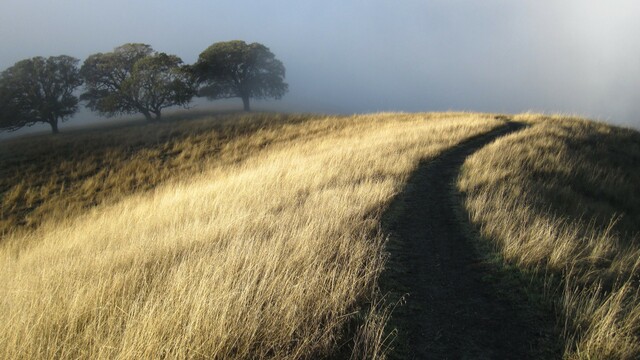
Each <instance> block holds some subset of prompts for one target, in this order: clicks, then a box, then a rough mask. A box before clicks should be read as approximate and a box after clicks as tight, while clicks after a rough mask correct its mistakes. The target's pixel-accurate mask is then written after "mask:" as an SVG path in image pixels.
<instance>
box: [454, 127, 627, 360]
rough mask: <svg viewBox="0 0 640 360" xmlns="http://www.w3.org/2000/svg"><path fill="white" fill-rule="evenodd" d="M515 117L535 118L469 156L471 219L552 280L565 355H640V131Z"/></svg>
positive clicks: (466, 182) (463, 181)
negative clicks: (526, 125) (561, 323)
mask: <svg viewBox="0 0 640 360" xmlns="http://www.w3.org/2000/svg"><path fill="white" fill-rule="evenodd" d="M516 120H519V121H523V122H526V123H528V124H529V125H530V127H529V128H528V129H525V130H523V131H521V132H518V133H516V134H514V135H510V136H508V137H504V138H501V139H499V140H498V141H496V142H495V143H493V144H491V145H490V146H487V147H486V148H483V149H482V150H480V151H479V152H477V153H476V154H474V155H473V156H472V157H470V158H469V159H467V161H466V162H465V165H464V167H463V171H462V173H461V175H460V178H459V181H458V186H459V188H460V189H461V190H462V191H463V192H464V193H466V207H467V209H468V210H469V212H470V214H471V218H472V220H473V221H474V222H476V223H477V224H479V225H480V226H481V228H482V231H483V234H484V235H485V237H487V238H488V239H492V240H493V241H494V242H495V245H496V249H497V250H498V251H499V252H500V253H501V254H502V256H503V257H504V259H505V260H506V261H509V262H512V263H515V264H518V265H519V266H520V267H521V268H523V269H527V270H528V271H534V272H535V273H537V274H538V275H537V276H538V277H539V278H540V279H543V280H544V281H547V282H548V283H550V284H554V285H553V286H551V287H550V289H549V291H550V293H549V295H550V298H552V299H553V300H554V301H556V303H557V305H558V309H559V312H560V313H561V315H562V316H563V318H564V321H565V325H564V328H565V333H564V335H565V343H566V350H565V356H566V357H567V358H580V359H603V358H607V359H608V358H615V359H637V358H639V357H640V296H639V290H640V288H639V286H638V285H639V284H638V281H639V280H640V278H639V273H638V270H639V269H640V268H639V266H640V243H639V242H638V241H639V240H640V238H639V234H640V186H638V184H640V134H639V133H638V132H636V131H633V130H628V129H621V128H616V127H611V126H607V125H604V124H599V123H595V122H590V121H585V120H580V119H570V118H563V117H552V118H545V117H542V116H536V115H527V114H525V115H521V116H517V117H516ZM554 286H555V287H554Z"/></svg>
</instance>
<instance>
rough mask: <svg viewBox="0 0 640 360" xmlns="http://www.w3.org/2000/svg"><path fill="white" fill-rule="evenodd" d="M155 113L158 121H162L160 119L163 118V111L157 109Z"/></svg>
mask: <svg viewBox="0 0 640 360" xmlns="http://www.w3.org/2000/svg"><path fill="white" fill-rule="evenodd" d="M153 113H154V114H156V121H160V119H162V113H161V112H160V110H156V111H154V112H153Z"/></svg>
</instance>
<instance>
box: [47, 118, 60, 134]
mask: <svg viewBox="0 0 640 360" xmlns="http://www.w3.org/2000/svg"><path fill="white" fill-rule="evenodd" d="M49 125H51V132H53V133H54V134H57V133H59V131H58V119H53V120H51V121H49Z"/></svg>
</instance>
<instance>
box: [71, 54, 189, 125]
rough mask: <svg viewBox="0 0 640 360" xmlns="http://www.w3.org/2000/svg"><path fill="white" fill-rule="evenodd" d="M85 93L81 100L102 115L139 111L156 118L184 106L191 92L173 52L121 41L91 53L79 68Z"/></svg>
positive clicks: (148, 117) (187, 78)
mask: <svg viewBox="0 0 640 360" xmlns="http://www.w3.org/2000/svg"><path fill="white" fill-rule="evenodd" d="M80 73H81V74H82V76H83V78H84V80H85V87H86V90H87V91H86V92H85V93H84V94H82V96H81V99H82V100H86V101H87V106H88V107H89V108H90V109H92V110H94V111H97V112H99V113H101V114H103V115H106V116H115V115H120V114H134V113H141V114H143V115H144V116H145V117H146V118H147V120H154V119H155V120H158V119H160V117H161V111H162V109H164V108H167V107H170V106H175V105H180V106H186V105H187V104H189V102H190V101H191V99H192V97H193V95H194V94H195V88H194V81H193V80H192V76H191V74H190V73H189V72H188V71H186V68H185V67H183V66H182V60H181V59H180V58H179V57H177V56H175V55H167V54H165V53H158V52H156V51H154V50H153V49H152V48H151V46H149V45H146V44H125V45H122V46H119V47H117V48H115V49H114V50H113V51H112V52H109V53H98V54H93V55H91V56H89V57H88V58H87V60H85V62H84V64H83V65H82V68H81V70H80Z"/></svg>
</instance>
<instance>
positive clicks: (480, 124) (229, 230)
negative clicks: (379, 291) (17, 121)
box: [0, 114, 500, 359]
mask: <svg viewBox="0 0 640 360" xmlns="http://www.w3.org/2000/svg"><path fill="white" fill-rule="evenodd" d="M232 120H233V119H232ZM246 121H247V122H248V123H249V125H248V126H249V128H255V127H256V126H255V124H256V123H257V124H267V123H269V122H270V121H271V119H269V118H265V121H264V122H262V123H261V122H260V120H255V119H252V118H246ZM254 122H255V123H254ZM276 122H277V121H276ZM499 124H500V122H499V121H497V120H494V119H493V118H492V117H490V116H483V115H472V114H433V115H424V114H416V115H403V114H380V115H372V116H355V117H350V118H332V117H328V118H327V117H322V118H320V117H319V118H312V119H310V118H305V120H304V121H299V122H293V123H291V124H287V119H284V120H282V123H281V124H279V125H278V126H276V127H273V128H271V127H269V128H268V129H263V130H256V131H252V132H248V133H246V134H245V135H241V136H240V137H238V138H237V139H236V138H233V140H232V141H228V142H226V143H224V145H219V146H216V144H219V143H218V142H216V141H215V140H203V144H202V145H198V144H195V145H191V144H180V143H181V142H185V143H188V142H196V140H195V139H200V138H201V137H199V135H197V134H195V133H194V134H192V135H189V136H186V137H184V138H181V140H177V141H174V142H172V141H168V140H163V141H161V142H160V143H159V144H158V147H157V148H154V149H158V150H157V153H154V155H152V156H148V157H146V159H153V158H162V156H163V155H164V154H166V153H167V152H171V151H172V149H174V148H176V147H177V148H180V149H194V150H192V151H193V152H195V153H196V155H193V156H188V157H185V158H184V159H182V160H176V162H175V163H172V162H169V163H164V162H158V163H155V165H154V166H153V168H155V171H157V172H158V173H155V172H154V170H152V169H150V170H147V168H146V167H144V166H143V164H142V162H144V161H143V160H140V162H141V163H139V166H138V165H136V166H134V167H131V168H129V165H127V161H129V159H130V158H131V156H129V157H127V156H125V155H122V156H121V157H120V158H119V159H120V160H117V161H116V160H114V163H112V165H110V166H111V167H112V168H113V167H115V168H117V169H125V168H126V169H128V170H117V171H114V172H108V173H107V174H105V175H104V177H103V178H101V179H103V180H100V181H104V182H107V183H108V182H109V181H111V180H109V179H110V177H111V176H118V177H119V179H120V180H118V179H114V180H113V182H114V183H116V184H118V183H119V182H120V181H121V180H122V179H125V178H126V176H131V177H133V178H136V176H137V175H136V174H137V171H138V170H139V171H140V172H141V173H142V174H144V175H140V176H143V178H145V177H144V176H146V177H150V178H151V180H145V181H151V182H152V184H153V186H155V188H154V190H153V191H150V192H146V193H145V192H143V193H134V192H136V191H137V190H136V188H137V186H132V187H128V186H125V189H124V190H122V191H113V190H109V193H112V192H115V193H116V195H117V197H116V198H117V199H119V201H112V202H109V201H102V203H103V205H102V206H98V207H95V208H93V210H91V211H89V212H86V211H85V214H82V215H79V216H77V214H78V211H77V210H76V209H75V207H74V206H70V205H68V204H69V203H74V202H76V200H77V199H75V197H76V195H75V194H77V193H76V192H69V193H67V192H66V190H65V191H63V192H62V194H61V195H60V196H61V199H59V200H58V199H56V200H55V201H56V204H57V205H55V206H54V205H51V206H52V210H48V211H45V212H44V213H46V214H50V213H52V212H56V211H60V209H63V210H64V209H67V208H69V207H71V211H68V212H66V213H65V214H64V215H57V216H53V215H46V216H47V218H48V219H53V220H55V221H53V220H49V221H45V222H44V224H42V225H41V226H39V227H37V228H35V229H34V230H29V231H26V230H25V231H22V232H17V233H11V234H8V235H6V237H5V239H4V240H3V243H2V244H0V286H1V288H2V291H0V322H1V323H2V324H3V325H4V326H3V327H2V328H1V329H0V358H10V359H33V358H90V359H100V358H117V359H131V358H163V357H166V358H213V359H228V358H238V359H261V358H279V359H304V358H317V357H325V356H329V355H332V354H333V355H335V354H336V352H339V353H340V354H344V353H347V354H348V353H351V354H352V356H353V357H354V358H368V359H369V358H370V359H375V358H384V355H385V351H386V346H387V345H388V339H385V335H384V331H383V330H384V325H385V323H386V316H387V315H386V313H385V312H384V307H383V306H382V307H381V306H378V305H375V302H376V301H377V295H376V281H377V277H378V275H379V274H380V272H381V270H382V268H383V265H384V251H383V245H384V238H383V235H382V234H381V233H380V231H379V230H378V228H379V225H378V222H379V220H380V216H381V213H382V211H383V209H384V208H385V206H386V205H387V204H388V203H389V201H390V200H391V198H392V197H393V196H394V195H395V194H396V193H398V192H399V191H400V190H401V189H402V187H403V183H404V182H405V181H406V179H407V178H408V175H409V174H410V173H411V172H412V171H413V170H414V169H415V167H416V166H417V164H418V161H419V160H420V159H430V158H433V157H435V156H437V155H438V154H439V153H440V152H442V151H443V150H445V149H447V148H448V147H451V146H454V145H455V144H457V143H458V142H460V141H463V140H464V139H465V138H468V137H470V136H473V135H476V134H479V133H483V132H486V131H488V130H490V129H491V128H493V127H496V126H498V125H499ZM228 125H230V126H234V125H233V123H232V122H229V123H228ZM167 126H169V127H171V126H170V125H167ZM202 126H205V127H206V125H204V124H203V125H202ZM261 126H262V125H261ZM264 126H267V125H264ZM269 126H270V125H269ZM258 128H260V129H262V127H260V126H258ZM135 131H136V130H135V129H131V130H130V132H131V133H132V134H134V133H135ZM145 131H153V130H149V129H148V130H145ZM207 131H209V130H207ZM221 131H222V133H227V132H226V130H225V129H223V130H221ZM198 132H199V130H198ZM205 133H206V131H205ZM117 135H118V134H117V133H114V134H113V136H117ZM202 136H203V137H204V138H205V139H216V137H215V136H211V137H209V135H206V134H205V135H202ZM264 136H266V137H267V138H268V139H270V140H269V141H267V142H270V143H272V145H270V146H268V147H266V148H265V147H264V146H262V145H261V144H263V143H264V140H262V138H263V137H264ZM269 136H271V137H269ZM143 137H144V136H143ZM145 138H147V137H145ZM148 138H153V135H149V137H148ZM132 139H135V136H133V135H132ZM48 141H52V142H57V141H68V142H69V143H73V139H72V138H70V139H68V140H65V139H63V140H48ZM132 141H134V140H132ZM145 144H146V143H145ZM165 144H169V145H165ZM144 146H147V145H144ZM144 146H143V148H144V149H146V147H144ZM165 146H166V147H165ZM211 147H213V149H211ZM88 148H91V146H88ZM144 149H142V150H139V151H137V152H136V154H141V153H144V151H146V150H144ZM197 149H200V150H197ZM258 150H260V151H258ZM79 151H80V152H82V151H88V150H86V149H79ZM113 151H116V152H117V150H113ZM185 151H186V150H182V152H181V153H180V154H183V153H184V152H185ZM200 152H204V154H202V155H201V154H200ZM188 153H191V152H188ZM111 154H112V152H104V153H100V154H98V155H95V156H96V158H95V159H96V160H97V159H101V160H102V161H111V160H108V159H106V158H105V157H107V156H111ZM78 156H80V158H82V157H83V156H84V155H78ZM136 156H138V155H136ZM139 156H142V155H139ZM145 156H146V155H145ZM177 156H180V155H177ZM87 158H89V159H93V158H92V157H91V156H87ZM225 159H226V160H225ZM239 159H240V160H242V161H238V160H239ZM62 161H63V160H58V161H53V163H52V164H49V165H48V169H54V170H53V171H60V173H59V175H58V176H59V179H66V173H65V171H64V170H58V169H75V168H76V165H74V164H70V165H67V167H66V168H65V167H61V165H59V163H60V162H62ZM183 162H185V163H183ZM188 162H193V163H194V164H187V163H188ZM168 164H174V165H173V166H172V165H168ZM78 166H80V167H81V168H84V167H85V165H78ZM87 167H90V166H88V165H87ZM194 169H195V171H194ZM70 171H73V170H70ZM100 171H102V170H95V171H94V172H100ZM110 171H111V170H110ZM149 174H151V175H149ZM176 174H177V176H176ZM186 174H191V175H189V176H187V175H186ZM43 175H47V174H46V173H44V174H43ZM156 177H157V179H159V180H157V179H156ZM74 179H76V180H74V181H72V182H71V183H69V184H68V185H65V189H67V188H73V189H76V188H82V187H83V184H86V183H85V178H83V177H82V176H79V177H77V178H74ZM136 179H137V178H136ZM145 179H146V178H145ZM156 180H157V181H156ZM145 181H142V182H141V183H145ZM134 183H135V182H134ZM29 184H30V183H27V184H26V185H23V186H24V187H25V189H23V190H20V194H23V193H26V192H27V191H29V190H30V189H31V188H30V185H29ZM11 186H16V185H15V184H11ZM56 186H59V185H56ZM113 186H115V187H117V186H118V185H113ZM5 187H7V185H5ZM87 187H88V188H90V189H91V188H92V185H91V186H89V185H87ZM11 189H13V187H11ZM55 189H58V188H55ZM93 189H94V190H89V193H90V194H94V196H96V197H98V198H109V197H110V196H111V195H108V194H102V192H104V191H105V190H104V188H103V187H99V188H98V187H93ZM11 191H12V190H9V192H8V194H9V195H7V192H6V191H5V193H4V194H5V195H3V206H4V202H5V201H7V200H6V199H12V198H19V196H16V195H11V194H12V193H11ZM78 191H80V192H79V193H80V194H81V193H82V192H81V190H78ZM14 192H15V191H14ZM53 192H54V193H57V190H56V191H53ZM127 194H131V195H127ZM21 196H22V195H21ZM66 197H72V199H70V200H69V199H67V198H66ZM78 198H80V200H77V203H78V204H79V205H77V207H78V208H86V207H87V206H89V205H90V204H91V202H85V200H84V197H82V196H80V195H78ZM43 199H45V200H46V201H45V203H48V199H49V198H48V197H43ZM12 201H13V202H11V203H12V204H13V203H20V201H23V200H16V201H14V200H12ZM97 202H101V201H97ZM43 206H46V205H43ZM6 211H9V212H11V210H6ZM29 211H32V210H29ZM5 218H10V216H9V217H7V216H6V215H5ZM12 224H14V223H12ZM10 226H11V225H10ZM371 302H373V303H374V305H371V304H369V303H371Z"/></svg>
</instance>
